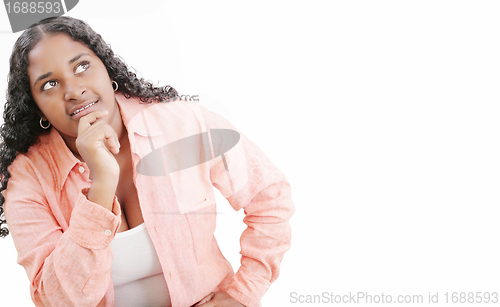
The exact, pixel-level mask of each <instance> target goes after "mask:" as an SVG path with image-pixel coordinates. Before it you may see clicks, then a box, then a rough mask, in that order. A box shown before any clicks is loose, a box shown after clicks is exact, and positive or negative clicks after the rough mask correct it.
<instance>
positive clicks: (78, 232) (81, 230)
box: [67, 188, 121, 249]
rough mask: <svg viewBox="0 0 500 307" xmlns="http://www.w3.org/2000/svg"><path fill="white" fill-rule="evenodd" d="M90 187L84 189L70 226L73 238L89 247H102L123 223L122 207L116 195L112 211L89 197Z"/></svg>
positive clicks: (72, 215)
mask: <svg viewBox="0 0 500 307" xmlns="http://www.w3.org/2000/svg"><path fill="white" fill-rule="evenodd" d="M88 191H89V188H85V189H82V190H81V192H80V193H79V195H78V199H77V201H76V205H75V207H74V208H73V212H72V213H71V219H70V221H69V227H68V230H67V232H70V234H71V237H72V238H73V240H74V241H75V242H76V243H77V244H78V245H80V246H82V247H85V248H88V249H102V248H105V247H106V246H108V245H109V244H110V243H111V241H112V240H113V238H114V237H115V234H116V231H117V230H118V227H119V226H120V223H121V208H120V204H119V203H118V200H117V198H116V196H115V197H114V199H113V208H112V211H109V210H108V209H106V208H104V207H103V206H101V205H99V204H96V203H94V202H91V201H90V200H88V198H87V193H88Z"/></svg>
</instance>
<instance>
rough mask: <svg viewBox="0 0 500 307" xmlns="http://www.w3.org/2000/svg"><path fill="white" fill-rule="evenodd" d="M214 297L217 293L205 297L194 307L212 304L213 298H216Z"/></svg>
mask: <svg viewBox="0 0 500 307" xmlns="http://www.w3.org/2000/svg"><path fill="white" fill-rule="evenodd" d="M214 295H215V292H212V293H210V294H209V295H207V296H205V297H204V298H203V299H202V300H201V301H199V302H198V303H197V304H196V305H194V306H195V307H196V306H200V305H201V304H205V303H207V302H210V301H211V300H212V298H213V297H214Z"/></svg>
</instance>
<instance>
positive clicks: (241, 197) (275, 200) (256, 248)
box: [200, 106, 295, 307]
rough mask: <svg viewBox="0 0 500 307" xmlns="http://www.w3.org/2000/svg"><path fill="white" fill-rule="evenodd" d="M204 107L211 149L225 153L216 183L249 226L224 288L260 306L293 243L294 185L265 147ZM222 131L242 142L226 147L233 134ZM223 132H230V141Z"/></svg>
mask: <svg viewBox="0 0 500 307" xmlns="http://www.w3.org/2000/svg"><path fill="white" fill-rule="evenodd" d="M200 108H201V110H202V115H203V119H204V121H205V125H206V126H207V129H209V131H210V133H209V135H210V139H211V150H212V152H213V153H214V154H215V155H217V154H221V153H223V154H222V155H220V156H219V157H216V158H215V159H213V160H212V161H211V166H210V179H211V181H212V184H213V185H214V187H216V188H217V189H218V190H219V191H220V192H221V194H222V195H223V196H224V197H225V198H226V199H227V200H228V201H229V203H230V204H231V206H232V207H233V208H234V209H235V210H240V209H241V208H243V209H244V212H245V217H244V219H243V222H244V223H245V224H246V225H247V228H246V229H245V230H244V231H243V233H242V235H241V238H240V245H241V252H240V253H241V255H242V258H241V266H240V268H239V270H238V271H237V272H236V274H235V275H234V276H233V277H232V280H231V282H230V283H228V284H227V286H226V287H225V288H224V289H222V290H223V291H224V292H226V293H228V294H229V295H231V296H232V297H233V298H234V299H236V300H237V301H239V302H240V303H241V304H243V305H245V306H247V307H258V306H261V305H260V300H261V298H262V297H263V296H264V294H265V293H266V291H267V290H268V289H269V287H270V285H271V283H272V282H274V281H275V280H276V278H278V275H279V267H280V263H281V260H282V258H283V255H284V253H285V252H286V251H287V250H289V249H290V247H291V228H290V225H289V220H290V217H291V216H292V215H293V213H294V212H295V206H294V204H293V202H292V199H291V189H290V183H289V181H288V179H287V178H286V177H285V175H284V174H283V173H282V172H281V171H280V170H279V169H278V168H277V167H276V166H275V165H274V164H273V163H272V162H271V161H270V159H269V158H268V157H267V156H266V155H265V154H264V153H263V151H262V150H261V149H260V148H259V147H258V146H257V145H256V144H255V143H253V142H252V141H250V140H249V139H248V138H247V137H246V136H245V135H243V134H242V133H241V132H240V131H239V130H238V129H237V128H236V127H235V126H234V125H232V124H231V123H230V122H229V121H228V120H227V119H225V118H224V117H222V116H221V115H219V114H217V113H214V112H212V111H209V110H208V109H206V108H204V107H203V106H200ZM218 129H229V130H233V131H236V132H238V134H239V140H237V142H236V144H235V145H234V146H233V147H232V148H230V149H229V150H227V151H225V149H227V148H229V147H231V146H232V145H233V144H231V143H235V140H234V138H233V137H231V135H233V133H232V132H228V130H218ZM217 133H219V135H218V136H217V135H216V134H217ZM221 133H222V134H227V136H229V144H227V142H226V141H225V138H224V137H221V135H220V134H221ZM223 136H224V135H223ZM225 142H226V143H225ZM224 151H225V152H224Z"/></svg>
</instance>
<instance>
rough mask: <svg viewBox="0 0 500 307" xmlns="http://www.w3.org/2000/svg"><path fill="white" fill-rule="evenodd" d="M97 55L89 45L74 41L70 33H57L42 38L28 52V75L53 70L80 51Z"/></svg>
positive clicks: (65, 63) (31, 75)
mask: <svg viewBox="0 0 500 307" xmlns="http://www.w3.org/2000/svg"><path fill="white" fill-rule="evenodd" d="M82 52H83V53H88V54H90V55H92V56H95V54H94V52H92V50H90V48H88V47H87V45H85V44H83V43H81V42H77V41H74V40H73V39H72V38H71V37H70V36H69V35H66V34H55V35H48V36H46V37H44V38H42V39H41V40H40V41H39V42H38V43H36V45H35V46H34V47H33V49H32V50H31V51H30V52H29V53H28V75H30V77H35V76H33V74H36V73H42V74H43V73H47V72H49V71H53V70H54V69H56V68H57V67H58V66H60V65H68V62H69V60H71V59H72V58H74V57H75V56H76V55H78V54H80V53H82Z"/></svg>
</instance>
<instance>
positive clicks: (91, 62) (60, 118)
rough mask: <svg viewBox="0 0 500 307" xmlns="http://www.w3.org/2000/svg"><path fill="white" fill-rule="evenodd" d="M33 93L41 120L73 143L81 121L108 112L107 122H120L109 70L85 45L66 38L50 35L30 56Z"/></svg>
mask: <svg viewBox="0 0 500 307" xmlns="http://www.w3.org/2000/svg"><path fill="white" fill-rule="evenodd" d="M28 61H29V65H28V76H29V80H30V87H31V93H32V95H33V99H34V100H35V102H36V104H37V106H38V108H39V109H40V111H41V112H42V113H43V114H41V116H42V117H45V118H47V119H48V120H49V122H50V123H51V124H52V126H53V127H54V128H55V129H57V130H58V131H59V133H60V134H61V136H62V137H63V138H64V139H65V140H66V141H70V142H74V140H75V139H76V137H77V136H78V122H79V120H80V118H81V117H83V116H85V115H87V114H89V113H90V112H93V111H96V110H108V112H109V114H108V116H107V117H105V118H104V120H106V122H108V123H111V122H116V120H117V118H119V119H120V120H121V117H120V111H119V109H118V105H117V103H116V100H115V95H114V94H115V93H114V91H113V86H112V80H110V78H109V75H108V72H107V70H106V67H105V66H104V64H103V63H102V61H101V60H100V59H99V57H97V56H96V55H95V54H94V52H93V51H92V50H91V49H89V48H88V47H87V46H86V45H85V44H83V43H81V42H77V41H74V40H73V39H72V38H71V37H70V36H68V35H66V34H55V35H49V36H46V37H45V38H43V39H42V40H40V41H39V42H38V43H37V44H36V45H35V47H34V48H33V49H32V50H31V51H30V52H29V54H28Z"/></svg>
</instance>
